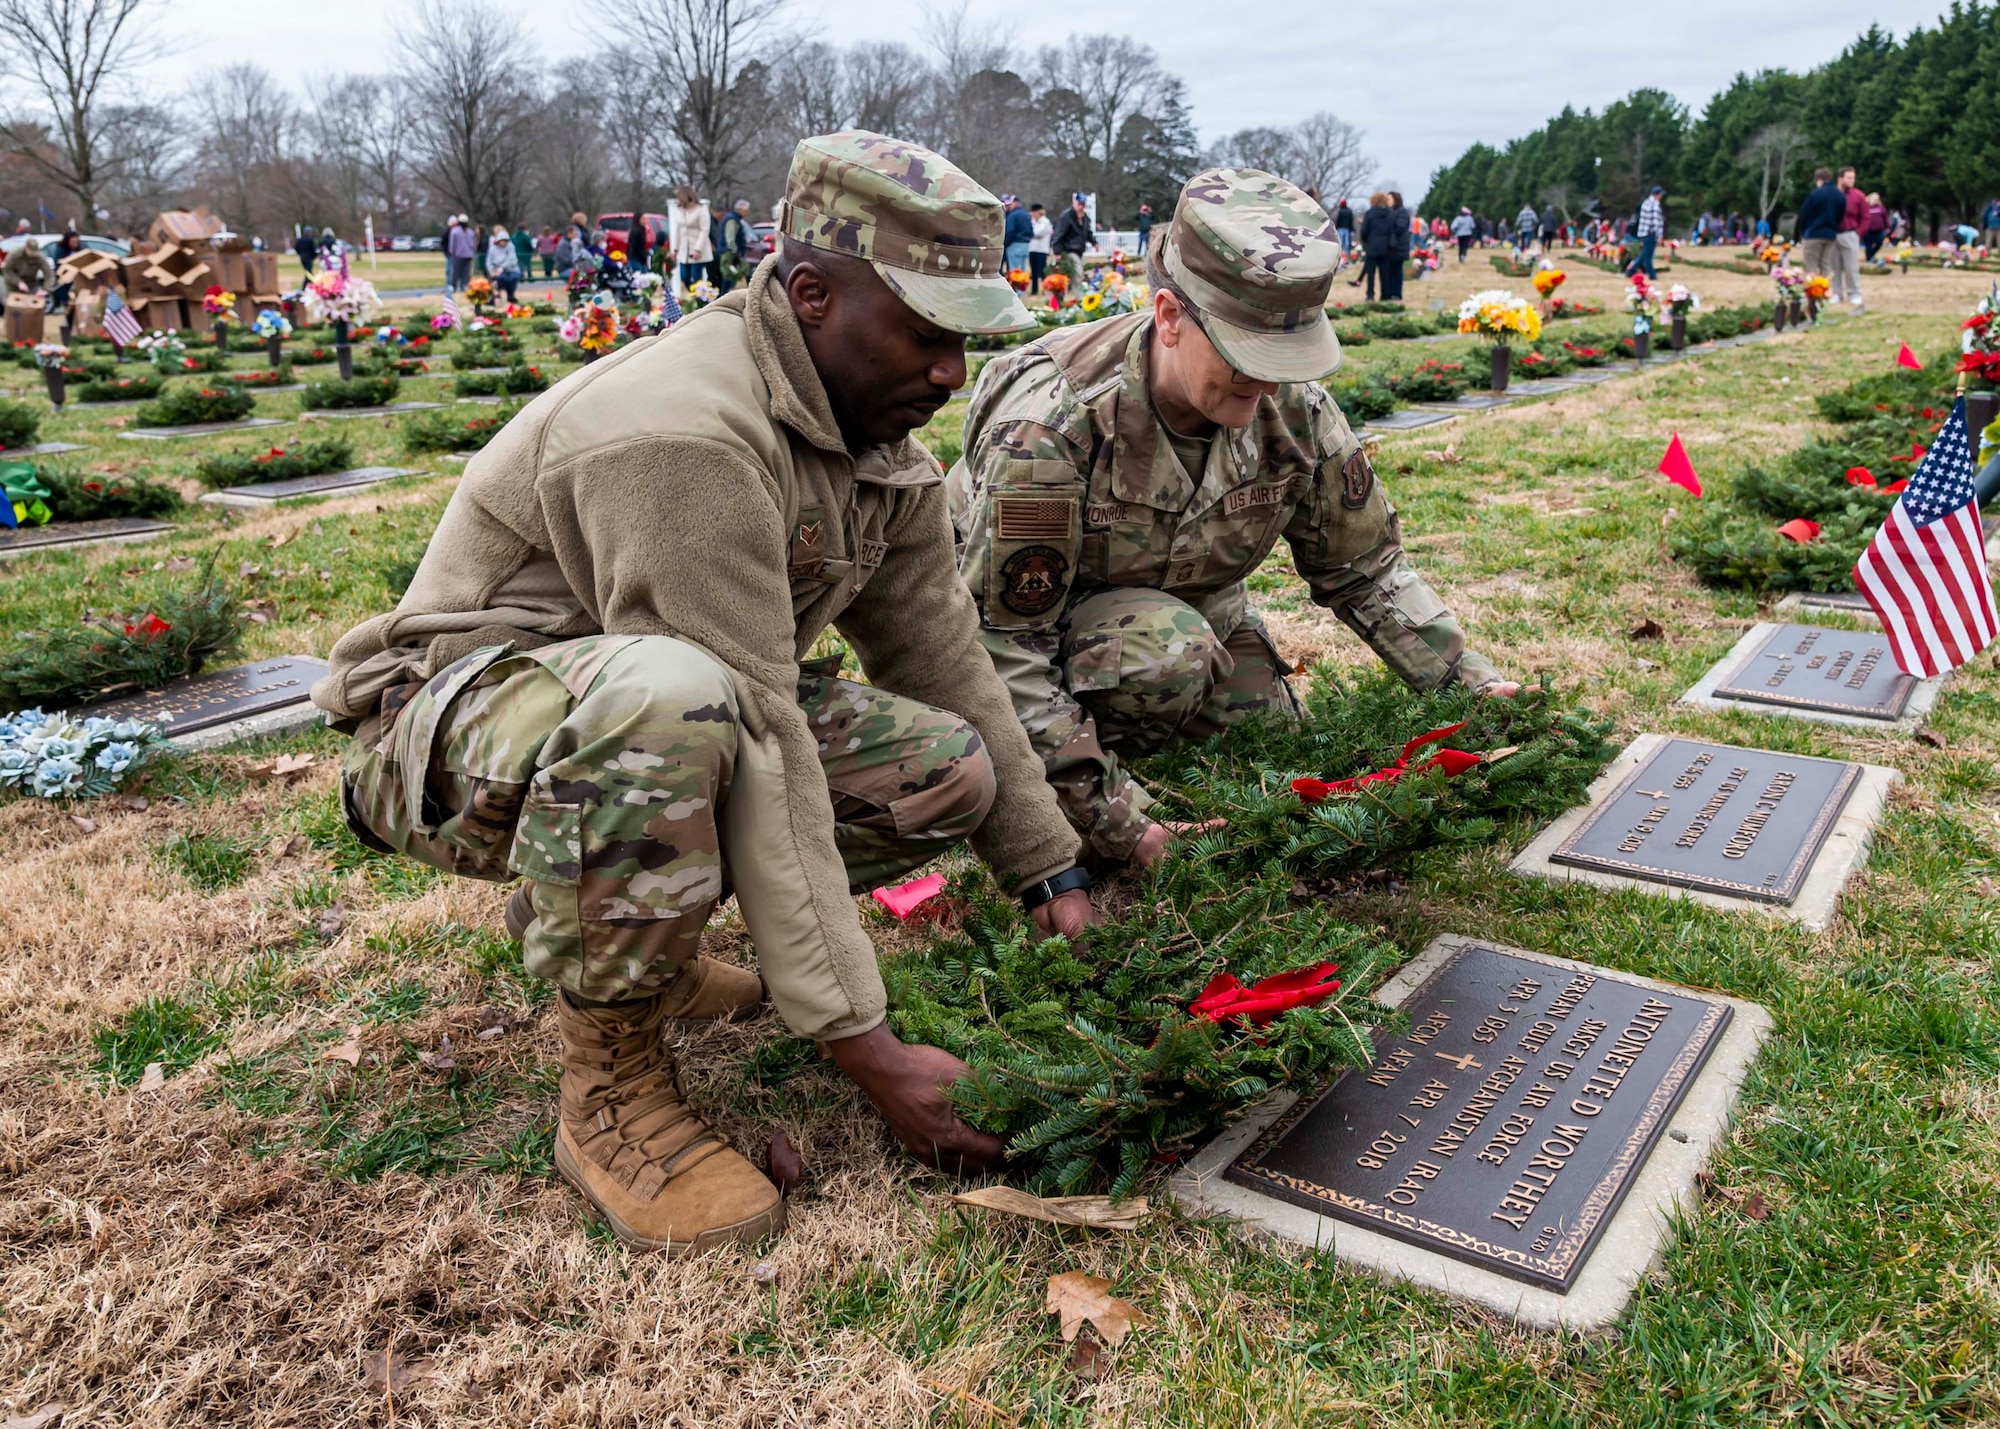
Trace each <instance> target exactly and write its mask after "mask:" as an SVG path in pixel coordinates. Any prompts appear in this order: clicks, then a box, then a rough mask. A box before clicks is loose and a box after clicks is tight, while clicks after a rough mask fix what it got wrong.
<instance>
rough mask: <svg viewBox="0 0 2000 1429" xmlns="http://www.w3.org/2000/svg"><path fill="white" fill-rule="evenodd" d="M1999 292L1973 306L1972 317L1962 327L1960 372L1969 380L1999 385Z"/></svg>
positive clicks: (1959, 335)
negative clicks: (1997, 327) (1997, 329)
mask: <svg viewBox="0 0 2000 1429" xmlns="http://www.w3.org/2000/svg"><path fill="white" fill-rule="evenodd" d="M1996 321H2000V290H1991V291H1988V292H1987V293H1986V295H1985V296H1984V297H1982V298H1980V300H1979V301H1978V302H1977V303H1976V304H1974V305H1973V309H1972V316H1971V317H1969V318H1967V319H1966V320H1965V321H1964V322H1962V323H1960V324H1959V330H1958V345H1959V351H1960V356H1959V359H1958V370H1959V371H1960V372H1962V373H1964V374H1965V375H1966V376H1967V377H1968V378H1971V379H1973V380H1976V381H1978V382H1982V383H1985V384H1987V385H1988V386H1993V385H2000V331H1996V330H1995V327H1996Z"/></svg>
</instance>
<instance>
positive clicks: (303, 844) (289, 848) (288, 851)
mask: <svg viewBox="0 0 2000 1429" xmlns="http://www.w3.org/2000/svg"><path fill="white" fill-rule="evenodd" d="M311 847H312V841H311V840H310V839H308V838H307V837H306V836H305V835H304V834H293V835H292V836H291V837H290V838H288V839H286V840H285V841H284V842H283V843H281V844H279V845H277V847H276V850H275V852H276V854H277V856H278V857H279V858H297V857H298V856H299V855H300V854H303V853H304V852H305V851H306V850H307V849H309V848H311Z"/></svg>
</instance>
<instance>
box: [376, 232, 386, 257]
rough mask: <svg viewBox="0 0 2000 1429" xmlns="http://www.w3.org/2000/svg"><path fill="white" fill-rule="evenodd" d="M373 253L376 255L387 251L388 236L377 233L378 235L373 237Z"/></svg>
mask: <svg viewBox="0 0 2000 1429" xmlns="http://www.w3.org/2000/svg"><path fill="white" fill-rule="evenodd" d="M375 251H376V252H377V253H387V252H388V251H389V235H388V234H386V233H378V234H376V235H375Z"/></svg>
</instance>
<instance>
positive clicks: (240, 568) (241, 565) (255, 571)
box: [236, 561, 264, 580]
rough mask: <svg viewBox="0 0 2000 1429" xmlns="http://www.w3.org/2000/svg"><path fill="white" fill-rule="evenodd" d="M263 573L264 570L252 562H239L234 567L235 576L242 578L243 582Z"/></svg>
mask: <svg viewBox="0 0 2000 1429" xmlns="http://www.w3.org/2000/svg"><path fill="white" fill-rule="evenodd" d="M263 573H264V568H263V567H262V566H260V565H257V564H256V563H255V562H253V561H241V562H238V563H237V566H236V574H237V575H239V576H241V577H243V579H244V580H250V579H252V578H253V577H256V576H260V575H262V574H263Z"/></svg>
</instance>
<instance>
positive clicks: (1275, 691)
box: [1060, 586, 1300, 755]
mask: <svg viewBox="0 0 2000 1429" xmlns="http://www.w3.org/2000/svg"><path fill="white" fill-rule="evenodd" d="M1060 662H1061V666H1062V671H1063V683H1064V684H1065V685H1066V686H1067V687H1068V689H1069V692H1070V694H1071V695H1072V696H1074V697H1075V699H1076V701H1077V703H1079V704H1080V705H1082V706H1083V707H1084V708H1085V709H1087V710H1089V711H1090V715H1091V718H1092V720H1093V721H1094V722H1095V723H1096V725H1097V738H1098V743H1099V744H1100V745H1101V746H1102V747H1103V748H1105V749H1107V750H1113V751H1116V752H1118V753H1121V754H1127V755H1134V754H1150V753H1152V752H1153V751H1154V750H1157V749H1160V748H1162V747H1163V746H1165V745H1166V743H1167V742H1168V741H1169V740H1171V739H1175V738H1187V739H1206V738H1208V737H1209V736H1210V735H1212V734H1215V733H1217V732H1218V731H1220V730H1222V729H1225V728H1227V727H1228V726H1229V725H1232V724H1234V723H1236V721H1238V720H1240V719H1243V718H1244V717H1246V716H1248V715H1252V714H1256V713H1258V712H1259V711H1261V710H1269V709H1278V710H1282V711H1284V712H1285V713H1287V714H1289V715H1292V716H1293V717H1297V716H1298V715H1299V714H1300V707H1299V702H1298V697H1297V696H1296V695H1294V694H1293V693H1292V687H1291V686H1290V685H1289V684H1288V683H1286V680H1285V676H1287V675H1289V674H1290V673H1291V667H1290V666H1289V665H1287V664H1285V662H1284V661H1283V660H1282V659H1280V658H1279V656H1278V652H1277V649H1276V648H1275V647H1274V646H1273V645H1272V644H1271V639H1270V636H1268V635H1266V634H1265V633H1264V627H1263V625H1262V624H1261V623H1258V622H1257V621H1256V620H1255V617H1252V619H1251V621H1250V622H1249V623H1247V624H1245V625H1243V626H1241V627H1239V628H1238V629H1237V630H1236V632H1235V633H1234V634H1232V635H1231V636H1230V637H1229V638H1228V639H1227V640H1218V639H1217V638H1216V634H1215V631H1214V629H1213V628H1212V627H1211V626H1210V625H1209V623H1208V621H1207V619H1206V618H1204V617H1203V615H1202V613H1201V612H1200V611H1198V610H1196V609H1195V608H1194V607H1193V606H1191V605H1189V604H1188V603H1187V602H1186V601H1183V600H1179V599H1176V598H1175V597H1174V596H1171V595H1168V594H1167V593H1166V592H1164V591H1157V590H1153V589H1151V588H1150V587H1143V586H1139V587H1123V588H1119V589H1115V590H1107V591H1100V592H1099V593H1097V594H1096V595H1092V596H1087V597H1085V598H1084V599H1083V600H1080V601H1078V602H1077V603H1076V604H1075V605H1073V606H1071V607H1070V608H1069V611H1068V612H1067V613H1066V614H1065V616H1064V618H1063V622H1062V647H1061V654H1060Z"/></svg>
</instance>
